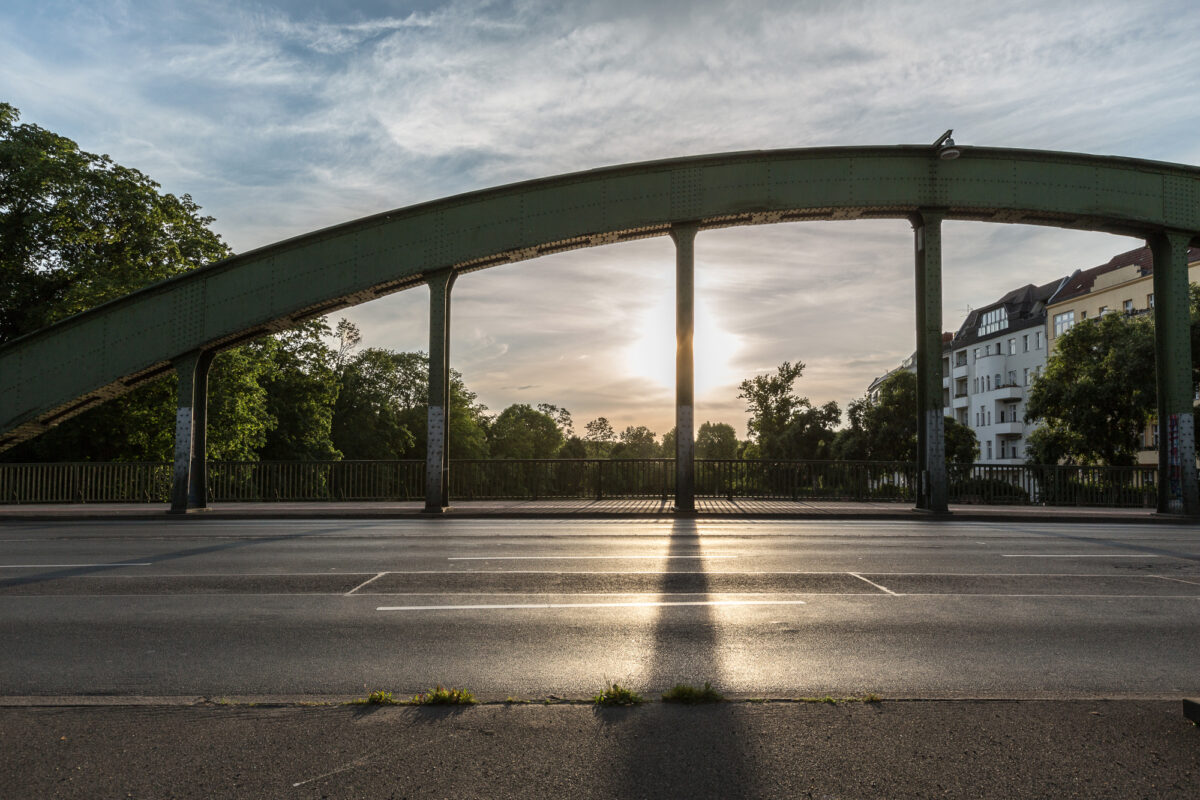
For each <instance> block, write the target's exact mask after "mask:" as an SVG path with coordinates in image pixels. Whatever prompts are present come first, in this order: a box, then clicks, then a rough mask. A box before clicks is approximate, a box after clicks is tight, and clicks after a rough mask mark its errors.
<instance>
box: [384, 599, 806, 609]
mask: <svg viewBox="0 0 1200 800" xmlns="http://www.w3.org/2000/svg"><path fill="white" fill-rule="evenodd" d="M803 605H808V603H807V602H806V601H804V600H634V601H628V602H620V603H503V604H494V605H493V604H480V605H453V606H379V607H378V608H376V609H375V610H376V611H481V610H499V609H519V608H661V607H663V606H803Z"/></svg>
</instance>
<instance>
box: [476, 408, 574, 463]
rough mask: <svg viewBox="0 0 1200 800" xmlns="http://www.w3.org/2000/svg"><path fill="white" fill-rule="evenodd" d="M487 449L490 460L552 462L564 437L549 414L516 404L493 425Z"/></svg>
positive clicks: (497, 418)
mask: <svg viewBox="0 0 1200 800" xmlns="http://www.w3.org/2000/svg"><path fill="white" fill-rule="evenodd" d="M488 445H489V447H490V450H491V454H492V457H493V458H554V456H555V455H557V454H558V451H559V449H560V448H561V447H562V446H563V436H562V432H561V431H560V430H559V429H558V424H557V423H556V422H555V421H554V418H553V417H551V416H550V415H549V414H546V413H544V412H542V411H538V410H537V409H535V408H533V407H532V406H529V405H527V404H525V403H517V404H514V405H511V406H509V407H508V408H506V409H504V410H503V411H501V412H500V415H499V416H497V417H496V419H495V420H493V421H492V426H491V429H490V430H489V436H488Z"/></svg>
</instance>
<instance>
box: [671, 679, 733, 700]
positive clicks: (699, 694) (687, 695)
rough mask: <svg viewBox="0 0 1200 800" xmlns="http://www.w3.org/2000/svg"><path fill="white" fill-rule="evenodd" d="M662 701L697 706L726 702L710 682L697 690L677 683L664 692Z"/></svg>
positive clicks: (706, 682)
mask: <svg viewBox="0 0 1200 800" xmlns="http://www.w3.org/2000/svg"><path fill="white" fill-rule="evenodd" d="M662 700H663V702H664V703H686V704H687V705H695V704H697V703H720V702H723V701H724V700H725V695H723V694H721V693H720V692H718V691H717V690H716V689H714V688H713V687H712V684H711V683H709V682H708V681H705V682H704V688H703V689H697V688H696V687H695V686H689V685H688V684H686V683H677V684H675V685H674V686H673V687H671V688H670V689H668V690H667V691H665V692H663V696H662Z"/></svg>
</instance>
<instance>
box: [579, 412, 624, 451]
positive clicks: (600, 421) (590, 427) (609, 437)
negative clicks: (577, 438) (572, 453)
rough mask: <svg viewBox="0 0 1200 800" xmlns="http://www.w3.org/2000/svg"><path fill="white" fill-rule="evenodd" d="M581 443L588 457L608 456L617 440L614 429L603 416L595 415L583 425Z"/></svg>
mask: <svg viewBox="0 0 1200 800" xmlns="http://www.w3.org/2000/svg"><path fill="white" fill-rule="evenodd" d="M583 429H584V431H585V433H584V436H583V443H584V445H585V446H586V447H587V451H588V456H589V457H590V458H608V457H609V455H610V454H611V453H612V448H613V445H614V444H615V443H616V441H617V434H616V431H614V430H613V427H612V425H611V424H610V423H609V421H608V420H607V419H606V418H605V417H597V418H596V419H594V420H592V421H591V422H589V423H587V424H586V425H584V426H583Z"/></svg>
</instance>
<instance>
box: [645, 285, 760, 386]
mask: <svg viewBox="0 0 1200 800" xmlns="http://www.w3.org/2000/svg"><path fill="white" fill-rule="evenodd" d="M633 330H634V332H635V338H634V340H633V342H632V343H631V344H630V345H629V347H628V349H627V350H626V353H625V366H626V369H627V370H628V373H629V375H631V376H633V377H638V378H645V379H647V380H650V381H653V382H654V383H655V384H656V385H659V386H663V387H668V388H669V387H673V386H674V385H675V296H674V294H671V293H667V294H664V295H662V296H660V297H658V298H656V299H655V301H654V302H653V303H652V304H650V305H649V306H647V307H646V308H645V309H644V310H643V311H642V313H641V314H640V315H639V316H638V317H636V318H635V319H634V322H633ZM739 349H740V341H739V338H738V337H737V336H735V335H734V334H731V333H729V332H728V331H726V330H724V329H722V328H721V327H720V325H719V324H718V323H717V320H716V317H715V315H714V314H713V313H712V306H711V304H709V303H708V302H707V301H706V300H704V299H702V298H699V297H697V298H696V334H695V339H694V341H693V344H692V352H693V358H694V361H695V381H696V383H695V392H696V395H697V396H700V395H702V394H704V392H706V391H708V390H710V389H714V388H716V387H718V386H724V385H727V384H730V383H733V382H734V381H736V380H737V374H736V371H735V370H734V368H733V359H734V358H735V357H736V356H737V353H738V350H739Z"/></svg>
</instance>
